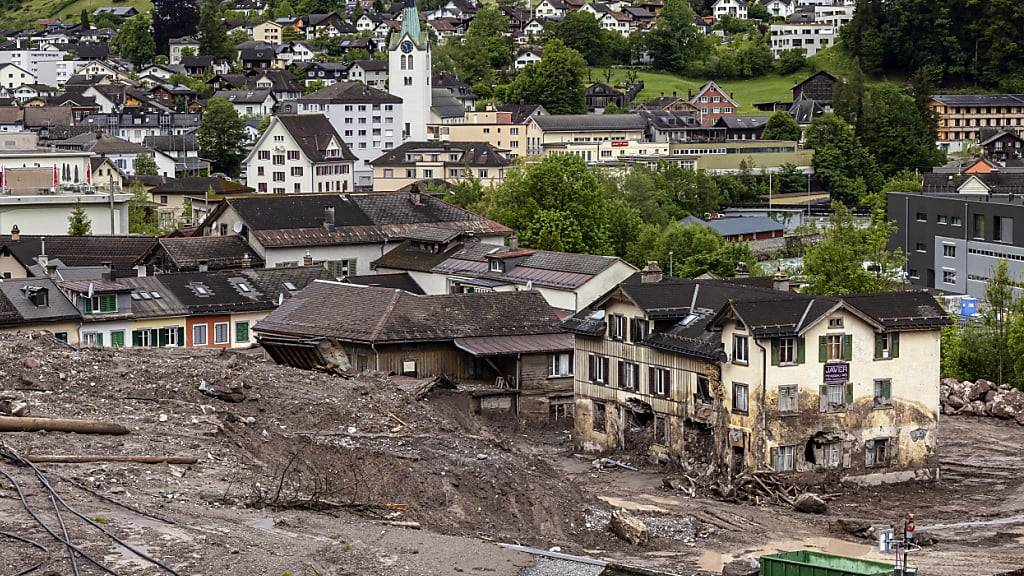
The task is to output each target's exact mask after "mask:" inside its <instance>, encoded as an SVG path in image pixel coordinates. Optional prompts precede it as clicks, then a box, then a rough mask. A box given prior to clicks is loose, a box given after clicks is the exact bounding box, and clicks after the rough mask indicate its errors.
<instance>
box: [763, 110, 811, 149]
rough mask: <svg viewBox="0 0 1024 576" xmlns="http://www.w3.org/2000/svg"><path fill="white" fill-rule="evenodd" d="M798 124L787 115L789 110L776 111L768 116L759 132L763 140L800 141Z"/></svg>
mask: <svg viewBox="0 0 1024 576" xmlns="http://www.w3.org/2000/svg"><path fill="white" fill-rule="evenodd" d="M800 136H801V133H800V125H799V124H797V123H796V120H794V119H793V117H792V116H790V115H789V112H784V111H781V110H780V111H778V112H776V113H774V114H772V115H771V117H769V118H768V122H767V123H766V124H765V125H764V132H763V133H762V134H761V139H763V140H793V141H796V142H799V141H800Z"/></svg>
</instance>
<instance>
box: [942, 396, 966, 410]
mask: <svg viewBox="0 0 1024 576" xmlns="http://www.w3.org/2000/svg"><path fill="white" fill-rule="evenodd" d="M944 404H945V405H946V406H949V407H950V408H952V409H953V410H957V409H960V408H963V407H964V399H963V398H961V397H959V396H957V395H956V394H950V395H949V396H946V401H945V402H944Z"/></svg>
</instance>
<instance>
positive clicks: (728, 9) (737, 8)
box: [711, 0, 747, 20]
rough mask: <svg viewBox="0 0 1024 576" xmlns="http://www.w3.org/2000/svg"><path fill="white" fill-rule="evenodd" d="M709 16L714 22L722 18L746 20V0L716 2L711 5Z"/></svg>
mask: <svg viewBox="0 0 1024 576" xmlns="http://www.w3.org/2000/svg"><path fill="white" fill-rule="evenodd" d="M711 14H712V15H713V16H714V17H715V20H718V19H719V18H721V17H723V16H732V17H734V18H742V19H744V20H746V19H747V0H717V1H716V2H715V3H714V4H712V5H711Z"/></svg>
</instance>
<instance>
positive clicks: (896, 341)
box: [889, 332, 900, 358]
mask: <svg viewBox="0 0 1024 576" xmlns="http://www.w3.org/2000/svg"><path fill="white" fill-rule="evenodd" d="M889 338H891V339H892V342H891V343H890V344H889V347H890V348H892V353H891V354H890V356H892V357H893V358H899V357H900V333H899V332H892V333H891V334H890V335H889Z"/></svg>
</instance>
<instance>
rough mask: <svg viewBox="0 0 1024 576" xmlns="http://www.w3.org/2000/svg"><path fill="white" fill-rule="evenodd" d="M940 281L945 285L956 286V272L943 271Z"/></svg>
mask: <svg viewBox="0 0 1024 576" xmlns="http://www.w3.org/2000/svg"><path fill="white" fill-rule="evenodd" d="M942 281H943V282H945V283H946V284H956V270H943V271H942Z"/></svg>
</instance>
